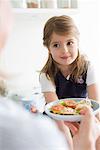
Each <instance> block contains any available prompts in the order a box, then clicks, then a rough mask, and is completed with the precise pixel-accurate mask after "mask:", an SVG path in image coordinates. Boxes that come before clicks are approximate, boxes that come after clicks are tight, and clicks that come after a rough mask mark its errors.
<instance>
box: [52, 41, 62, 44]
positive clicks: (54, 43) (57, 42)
mask: <svg viewBox="0 0 100 150" xmlns="http://www.w3.org/2000/svg"><path fill="white" fill-rule="evenodd" d="M56 43H61V42H60V41H54V42H51V44H56Z"/></svg>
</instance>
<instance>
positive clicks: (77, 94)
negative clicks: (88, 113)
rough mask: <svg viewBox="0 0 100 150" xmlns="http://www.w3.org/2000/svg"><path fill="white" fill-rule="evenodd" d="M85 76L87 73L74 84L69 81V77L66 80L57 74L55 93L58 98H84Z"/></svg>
mask: <svg viewBox="0 0 100 150" xmlns="http://www.w3.org/2000/svg"><path fill="white" fill-rule="evenodd" d="M86 76H87V73H85V74H84V75H83V76H80V78H79V79H78V81H77V83H76V82H75V81H74V80H73V79H71V77H70V78H69V80H67V79H66V78H65V77H64V76H63V75H62V73H61V72H58V73H57V74H56V77H55V85H56V93H57V96H58V98H59V99H63V98H71V97H72V98H86V97H87V84H86Z"/></svg>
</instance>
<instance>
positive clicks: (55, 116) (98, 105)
mask: <svg viewBox="0 0 100 150" xmlns="http://www.w3.org/2000/svg"><path fill="white" fill-rule="evenodd" d="M68 99H69V100H71V99H72V100H75V101H80V100H82V99H84V98H66V99H61V100H56V101H54V102H51V103H48V104H47V105H45V113H46V114H47V115H48V116H49V117H51V118H53V119H56V120H64V121H71V122H78V121H81V119H82V115H59V114H54V113H52V112H50V108H51V107H52V106H53V105H56V104H58V103H59V102H60V101H62V100H63V101H64V100H68ZM90 100H91V103H92V105H93V113H94V115H96V114H97V113H98V112H99V111H100V103H97V102H96V101H94V100H92V99H90Z"/></svg>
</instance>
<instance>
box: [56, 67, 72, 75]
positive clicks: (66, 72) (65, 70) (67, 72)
mask: <svg viewBox="0 0 100 150" xmlns="http://www.w3.org/2000/svg"><path fill="white" fill-rule="evenodd" d="M59 69H60V71H61V73H62V74H63V75H64V77H67V76H68V75H70V73H71V67H69V66H65V67H60V66H59Z"/></svg>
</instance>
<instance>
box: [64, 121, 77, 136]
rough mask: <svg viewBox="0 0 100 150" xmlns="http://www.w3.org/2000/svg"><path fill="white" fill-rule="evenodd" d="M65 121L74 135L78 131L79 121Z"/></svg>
mask: <svg viewBox="0 0 100 150" xmlns="http://www.w3.org/2000/svg"><path fill="white" fill-rule="evenodd" d="M64 123H65V125H67V126H68V127H69V129H70V130H71V132H72V135H73V136H74V135H75V134H76V133H77V132H78V130H79V123H76V122H64Z"/></svg>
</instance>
